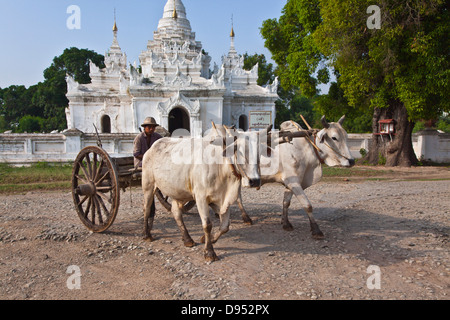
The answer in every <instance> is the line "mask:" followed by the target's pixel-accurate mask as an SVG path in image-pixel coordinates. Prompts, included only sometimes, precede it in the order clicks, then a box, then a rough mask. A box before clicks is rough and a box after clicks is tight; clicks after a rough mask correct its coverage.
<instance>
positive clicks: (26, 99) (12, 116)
mask: <svg viewBox="0 0 450 320" xmlns="http://www.w3.org/2000/svg"><path fill="white" fill-rule="evenodd" d="M35 90H36V87H34V86H33V87H30V88H28V89H27V88H26V87H25V86H16V85H13V86H10V87H8V88H5V89H2V90H1V98H0V115H1V116H2V117H3V119H4V121H5V122H6V123H7V125H6V128H5V130H10V129H13V130H14V129H15V128H16V127H17V125H18V123H19V120H20V119H21V118H22V117H24V116H25V115H27V114H30V115H34V116H39V115H40V114H41V113H40V108H39V107H38V106H36V105H34V104H33V102H32V100H33V94H34V92H35Z"/></svg>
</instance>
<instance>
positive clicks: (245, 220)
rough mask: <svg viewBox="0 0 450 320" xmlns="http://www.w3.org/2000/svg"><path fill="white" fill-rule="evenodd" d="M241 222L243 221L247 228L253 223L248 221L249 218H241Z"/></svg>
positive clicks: (250, 220)
mask: <svg viewBox="0 0 450 320" xmlns="http://www.w3.org/2000/svg"><path fill="white" fill-rule="evenodd" d="M242 221H243V222H244V223H245V224H246V225H249V226H251V225H253V221H252V219H250V218H249V217H244V218H242Z"/></svg>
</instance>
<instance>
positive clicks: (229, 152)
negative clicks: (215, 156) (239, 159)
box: [222, 137, 238, 158]
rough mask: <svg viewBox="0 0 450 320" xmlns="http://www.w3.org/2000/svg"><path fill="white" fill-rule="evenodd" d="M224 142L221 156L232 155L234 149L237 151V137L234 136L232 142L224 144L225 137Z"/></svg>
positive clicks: (234, 151)
mask: <svg viewBox="0 0 450 320" xmlns="http://www.w3.org/2000/svg"><path fill="white" fill-rule="evenodd" d="M224 143H225V146H224V147H223V154H222V155H223V156H224V157H225V158H226V157H229V156H230V155H233V156H234V154H235V153H236V151H237V147H238V145H237V137H234V141H233V143H232V144H230V145H228V146H227V145H226V141H225V139H224Z"/></svg>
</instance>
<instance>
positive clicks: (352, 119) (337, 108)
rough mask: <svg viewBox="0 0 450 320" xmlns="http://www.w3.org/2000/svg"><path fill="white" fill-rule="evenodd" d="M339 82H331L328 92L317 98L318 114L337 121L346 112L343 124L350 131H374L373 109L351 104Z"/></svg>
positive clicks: (316, 110) (316, 108)
mask: <svg viewBox="0 0 450 320" xmlns="http://www.w3.org/2000/svg"><path fill="white" fill-rule="evenodd" d="M338 82H339V79H338ZM338 82H332V83H331V85H330V89H329V91H328V94H324V95H320V96H317V97H316V98H315V101H314V111H315V112H316V113H317V114H321V115H323V114H325V115H327V118H328V120H330V121H337V120H339V118H341V117H342V115H343V114H345V115H346V120H345V122H344V124H343V126H344V128H345V129H346V130H347V132H349V133H366V132H372V110H370V108H361V107H359V108H356V107H351V106H349V104H348V101H347V99H346V98H345V96H344V91H343V90H342V88H341V87H340V86H339V84H338Z"/></svg>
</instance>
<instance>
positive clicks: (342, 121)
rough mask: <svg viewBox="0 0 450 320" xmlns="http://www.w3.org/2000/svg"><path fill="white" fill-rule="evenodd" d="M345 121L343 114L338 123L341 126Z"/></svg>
mask: <svg viewBox="0 0 450 320" xmlns="http://www.w3.org/2000/svg"><path fill="white" fill-rule="evenodd" d="M344 120H345V114H344V115H343V116H342V117H341V118H340V119H339V121H338V123H339V124H340V125H341V126H342V124H343V123H344Z"/></svg>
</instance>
